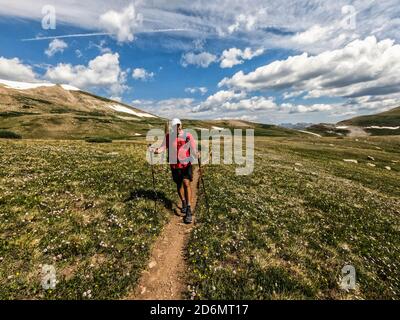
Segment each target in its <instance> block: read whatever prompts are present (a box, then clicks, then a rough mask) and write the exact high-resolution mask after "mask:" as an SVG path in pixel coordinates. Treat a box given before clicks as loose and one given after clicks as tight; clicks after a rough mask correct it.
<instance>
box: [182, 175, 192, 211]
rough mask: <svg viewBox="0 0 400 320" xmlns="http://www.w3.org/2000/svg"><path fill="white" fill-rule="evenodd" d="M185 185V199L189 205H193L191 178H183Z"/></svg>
mask: <svg viewBox="0 0 400 320" xmlns="http://www.w3.org/2000/svg"><path fill="white" fill-rule="evenodd" d="M183 186H184V189H185V199H186V204H187V205H188V206H190V205H191V203H190V202H191V199H192V190H191V189H190V180H189V179H183Z"/></svg>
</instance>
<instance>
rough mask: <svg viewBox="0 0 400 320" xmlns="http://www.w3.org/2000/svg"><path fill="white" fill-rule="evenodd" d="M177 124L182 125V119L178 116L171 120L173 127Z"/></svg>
mask: <svg viewBox="0 0 400 320" xmlns="http://www.w3.org/2000/svg"><path fill="white" fill-rule="evenodd" d="M177 124H180V125H182V122H181V120H179V119H178V118H174V119H172V121H171V126H172V127H175V126H176V125H177Z"/></svg>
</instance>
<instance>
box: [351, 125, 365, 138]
mask: <svg viewBox="0 0 400 320" xmlns="http://www.w3.org/2000/svg"><path fill="white" fill-rule="evenodd" d="M346 130H349V131H350V133H349V134H348V135H347V136H348V137H352V138H357V137H368V132H366V131H365V130H364V129H363V128H361V127H357V126H348V127H347V128H346Z"/></svg>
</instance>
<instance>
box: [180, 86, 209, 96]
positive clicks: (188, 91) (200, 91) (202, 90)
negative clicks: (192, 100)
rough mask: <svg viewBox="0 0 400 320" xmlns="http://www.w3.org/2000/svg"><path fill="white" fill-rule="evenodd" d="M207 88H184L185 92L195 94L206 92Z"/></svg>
mask: <svg viewBox="0 0 400 320" xmlns="http://www.w3.org/2000/svg"><path fill="white" fill-rule="evenodd" d="M207 91H208V89H207V88H206V87H194V88H185V92H187V93H191V94H195V93H200V94H201V95H203V94H206V93H207Z"/></svg>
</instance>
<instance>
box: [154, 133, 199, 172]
mask: <svg viewBox="0 0 400 320" xmlns="http://www.w3.org/2000/svg"><path fill="white" fill-rule="evenodd" d="M171 138H172V139H171V140H170V137H169V133H167V134H166V136H165V138H164V142H163V144H162V146H161V148H163V149H165V148H167V149H168V155H169V157H168V160H169V163H170V166H171V168H172V169H177V168H186V167H187V166H188V165H190V164H191V162H192V161H193V160H194V156H195V154H192V155H191V152H190V150H192V152H193V153H195V150H196V141H195V139H194V138H193V136H192V135H191V134H190V133H189V132H187V133H186V132H185V131H184V130H180V132H179V134H178V136H177V137H176V138H175V139H173V137H171ZM170 142H171V143H172V144H171V146H170Z"/></svg>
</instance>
